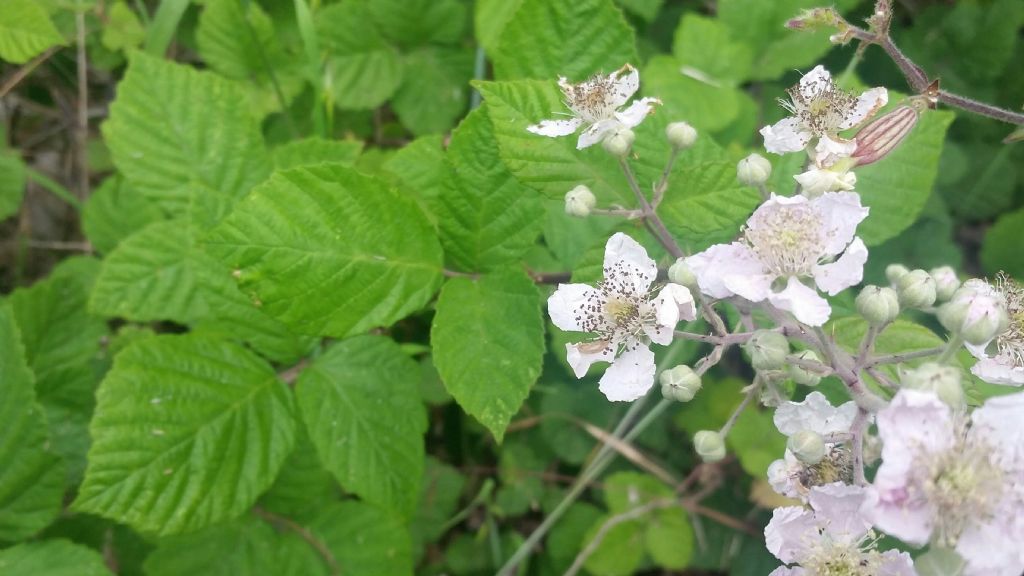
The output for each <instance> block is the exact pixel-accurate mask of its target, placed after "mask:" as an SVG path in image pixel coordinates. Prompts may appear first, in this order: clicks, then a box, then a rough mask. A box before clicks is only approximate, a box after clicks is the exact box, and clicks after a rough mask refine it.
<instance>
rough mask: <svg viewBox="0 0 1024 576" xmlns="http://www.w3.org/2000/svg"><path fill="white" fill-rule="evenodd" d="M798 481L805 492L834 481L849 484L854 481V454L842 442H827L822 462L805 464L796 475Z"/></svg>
mask: <svg viewBox="0 0 1024 576" xmlns="http://www.w3.org/2000/svg"><path fill="white" fill-rule="evenodd" d="M796 481H797V483H799V485H800V488H801V489H802V490H803V491H804V492H809V491H810V490H811V488H814V487H815V486H824V485H826V484H831V483H833V482H844V483H847V484H849V483H851V482H853V454H852V453H851V452H850V450H849V449H848V448H846V447H844V446H842V445H840V444H826V445H825V457H824V458H822V459H821V462H818V463H817V464H813V465H810V466H806V465H805V466H804V467H803V469H802V470H800V472H799V473H798V474H797V475H796Z"/></svg>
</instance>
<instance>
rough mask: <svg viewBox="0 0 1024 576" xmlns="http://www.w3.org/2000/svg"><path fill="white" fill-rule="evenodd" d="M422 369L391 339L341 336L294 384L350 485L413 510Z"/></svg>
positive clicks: (320, 441)
mask: <svg viewBox="0 0 1024 576" xmlns="http://www.w3.org/2000/svg"><path fill="white" fill-rule="evenodd" d="M419 377H420V371H419V367H418V366H416V363H415V362H413V361H412V360H411V359H410V358H409V357H408V356H406V355H405V354H403V353H402V351H401V349H399V347H398V346H397V345H396V344H395V343H394V342H393V341H391V340H390V339H388V338H384V337H382V336H356V337H355V338H350V339H348V340H343V341H341V342H339V343H337V344H335V345H334V346H332V347H331V348H330V349H328V350H327V352H326V353H324V354H323V355H322V356H320V357H319V358H317V359H316V360H315V361H314V362H313V363H312V364H311V365H310V366H309V367H308V368H306V369H305V370H303V371H302V375H301V376H299V380H298V382H297V383H296V388H297V391H298V392H297V396H298V403H299V408H300V409H301V411H302V417H303V420H304V421H305V422H306V427H307V429H308V430H309V436H310V438H311V439H312V440H313V444H314V445H315V446H316V448H317V452H318V453H319V454H320V458H321V460H323V463H324V466H325V467H326V468H327V469H328V470H329V471H331V473H333V474H334V476H335V478H337V479H338V482H340V483H341V485H342V487H344V488H345V489H346V490H348V491H350V492H353V493H355V494H357V495H359V496H360V497H361V498H362V499H363V500H366V501H367V502H370V503H372V504H377V505H378V506H381V507H382V508H386V509H390V510H394V511H395V512H398V513H399V514H401V515H402V516H404V517H407V518H408V517H409V516H411V514H412V512H413V510H414V509H415V506H416V498H417V497H418V496H419V489H420V481H421V480H422V476H423V454H424V448H423V434H424V433H425V432H426V429H427V414H426V410H425V409H424V407H423V402H422V401H421V400H420V397H419Z"/></svg>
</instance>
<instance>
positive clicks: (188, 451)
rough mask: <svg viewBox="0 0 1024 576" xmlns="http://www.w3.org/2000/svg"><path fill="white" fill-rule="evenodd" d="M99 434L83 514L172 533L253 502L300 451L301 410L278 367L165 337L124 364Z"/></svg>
mask: <svg viewBox="0 0 1024 576" xmlns="http://www.w3.org/2000/svg"><path fill="white" fill-rule="evenodd" d="M89 431H90V434H91V435H92V438H93V445H92V449H91V450H90V451H89V467H88V468H87V469H86V472H85V481H84V482H83V483H82V486H81V488H80V491H79V493H78V497H77V498H76V499H75V502H74V504H73V506H74V508H75V509H76V510H78V511H81V512H89V513H93V514H98V515H100V516H104V517H106V518H110V519H113V520H116V521H118V522H122V523H125V524H128V525H130V526H132V527H134V528H136V529H137V530H140V531H143V532H156V533H158V534H161V535H166V534H174V533H179V532H186V531H192V530H198V529H200V528H203V527H205V526H208V525H210V524H214V523H216V522H220V521H224V520H229V519H231V518H234V517H236V516H238V515H239V514H241V513H242V512H243V511H245V510H246V509H247V508H248V507H249V506H251V505H252V503H253V502H254V501H255V500H256V497H257V496H258V495H259V494H260V493H262V492H263V491H264V490H266V489H267V488H268V487H269V486H270V485H271V483H272V482H273V480H274V477H275V476H276V475H277V472H278V471H279V470H280V468H281V464H282V463H283V462H284V460H285V458H286V457H287V456H288V453H289V452H290V451H291V448H292V445H293V443H294V439H295V420H294V407H293V405H292V400H291V397H290V396H289V394H288V391H287V388H285V386H284V385H283V384H282V383H281V382H280V381H279V380H278V379H277V375H276V374H275V373H274V371H273V369H272V368H271V367H270V366H269V365H268V364H267V363H266V362H265V361H264V360H262V359H261V358H259V357H258V356H256V355H255V354H253V353H252V352H250V351H248V350H246V349H245V348H243V347H241V346H239V345H237V344H233V343H230V342H225V341H221V340H217V339H213V338H207V337H202V336H192V335H186V336H155V337H152V338H147V339H144V340H140V341H138V342H135V343H134V344H132V345H131V346H129V347H128V348H126V349H125V350H123V351H122V352H121V353H120V354H118V355H117V357H116V358H115V359H114V366H113V368H112V369H111V370H110V372H109V373H108V374H107V376H106V378H105V379H104V380H103V382H102V384H101V385H100V389H99V391H98V393H97V406H96V415H95V417H94V418H93V421H92V423H91V425H90V428H89Z"/></svg>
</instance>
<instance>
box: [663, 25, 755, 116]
mask: <svg viewBox="0 0 1024 576" xmlns="http://www.w3.org/2000/svg"><path fill="white" fill-rule="evenodd" d="M672 54H673V55H675V57H676V61H677V62H678V63H679V64H681V65H682V66H683V67H686V68H691V69H693V70H696V71H698V72H699V73H700V74H702V75H706V76H707V77H708V78H709V80H711V81H712V82H717V83H725V84H727V85H735V84H736V83H738V82H741V81H743V80H745V79H746V78H747V77H748V76H749V74H750V67H751V64H752V61H753V59H754V55H753V53H752V52H751V50H750V47H749V46H747V45H746V44H743V43H742V42H738V41H736V40H735V39H734V38H733V37H732V34H731V32H730V31H729V29H728V28H726V27H725V25H724V24H722V22H721V20H718V19H715V18H709V17H707V16H702V15H700V14H697V13H694V12H689V13H687V14H684V15H683V18H682V20H681V21H680V22H679V26H678V27H677V28H676V32H675V36H674V39H673V42H672ZM689 96H690V95H689V94H686V95H685V96H684V98H686V97H689ZM696 120H699V119H698V118H694V121H696Z"/></svg>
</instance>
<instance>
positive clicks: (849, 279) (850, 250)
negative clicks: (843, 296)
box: [814, 238, 868, 296]
mask: <svg viewBox="0 0 1024 576" xmlns="http://www.w3.org/2000/svg"><path fill="white" fill-rule="evenodd" d="M867 261H868V248H867V246H865V245H864V241H863V240H861V239H860V238H854V239H853V242H851V243H850V245H849V246H847V247H846V251H845V252H843V255H842V256H840V257H839V259H838V260H836V261H835V262H832V263H830V264H819V265H817V266H815V268H814V282H815V284H817V285H818V288H819V289H821V290H824V291H825V292H828V295H829V296H835V295H836V294H839V293H840V292H842V291H843V290H846V289H847V288H849V287H850V286H853V285H855V284H859V283H860V281H861V280H863V279H864V264H865V263H866V262H867Z"/></svg>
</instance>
